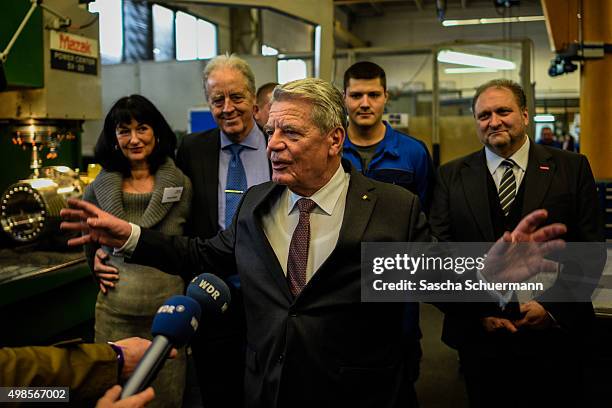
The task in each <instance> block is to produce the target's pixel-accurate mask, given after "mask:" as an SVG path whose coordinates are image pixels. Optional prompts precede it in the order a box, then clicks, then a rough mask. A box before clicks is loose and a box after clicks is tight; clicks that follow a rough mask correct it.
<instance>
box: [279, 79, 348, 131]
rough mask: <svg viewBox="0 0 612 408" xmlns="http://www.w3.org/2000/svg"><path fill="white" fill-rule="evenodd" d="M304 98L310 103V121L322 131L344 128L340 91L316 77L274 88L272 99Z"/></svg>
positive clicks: (345, 120)
mask: <svg viewBox="0 0 612 408" xmlns="http://www.w3.org/2000/svg"><path fill="white" fill-rule="evenodd" d="M292 99H298V100H304V101H307V102H310V103H311V104H312V117H311V119H312V121H313V123H314V124H315V125H316V126H317V127H318V128H319V130H321V132H323V133H327V132H329V131H331V130H332V129H335V128H337V127H342V128H344V129H346V127H347V117H346V108H345V106H344V100H343V98H342V93H341V92H340V91H339V90H338V89H337V88H336V87H334V86H333V85H332V84H330V83H329V82H326V81H323V80H322V79H318V78H306V79H299V80H297V81H291V82H287V83H286V84H284V85H279V86H277V87H276V88H274V92H273V94H272V101H285V100H292Z"/></svg>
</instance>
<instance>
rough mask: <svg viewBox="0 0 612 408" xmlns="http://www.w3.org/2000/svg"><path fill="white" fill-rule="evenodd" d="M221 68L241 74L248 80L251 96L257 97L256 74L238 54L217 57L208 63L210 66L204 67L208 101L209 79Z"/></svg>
mask: <svg viewBox="0 0 612 408" xmlns="http://www.w3.org/2000/svg"><path fill="white" fill-rule="evenodd" d="M219 68H232V69H235V70H236V71H238V72H240V73H241V74H242V76H243V77H244V79H245V80H246V85H247V89H248V91H249V92H250V93H251V95H253V96H255V74H253V70H252V69H251V67H250V66H249V64H248V62H246V61H245V60H243V59H242V58H240V57H238V56H236V54H229V53H228V54H225V55H218V56H216V57H215V58H213V59H211V60H210V61H208V64H206V67H204V72H202V83H203V85H204V95H205V96H206V99H208V87H207V86H206V84H207V83H208V77H209V76H210V74H211V72H213V71H214V70H216V69H219Z"/></svg>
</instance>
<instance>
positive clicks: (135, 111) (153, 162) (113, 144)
mask: <svg viewBox="0 0 612 408" xmlns="http://www.w3.org/2000/svg"><path fill="white" fill-rule="evenodd" d="M132 119H135V120H136V121H138V122H139V123H144V124H147V125H149V126H151V128H152V129H153V135H154V136H155V147H154V148H153V152H151V155H149V157H148V158H147V162H148V163H149V168H150V171H151V173H155V172H156V171H157V169H158V168H159V166H161V165H162V164H163V163H164V162H165V161H166V158H168V157H170V158H172V159H174V149H176V135H175V134H174V132H173V131H172V129H171V128H170V125H169V124H168V122H167V121H166V119H164V117H163V115H162V114H161V112H160V111H159V110H158V109H157V108H156V107H155V105H153V103H151V101H149V100H148V99H147V98H145V97H144V96H142V95H130V96H124V97H123V98H121V99H119V100H118V101H117V102H115V104H114V105H113V107H112V108H110V110H109V111H108V114H107V115H106V118H104V127H103V128H102V132H100V137H99V138H98V141H97V143H96V147H95V148H94V157H95V160H96V161H97V162H98V163H100V164H101V165H102V167H103V168H105V169H106V170H109V171H119V172H121V173H123V174H124V175H125V176H129V174H130V162H129V160H128V159H127V158H126V157H125V156H124V155H123V153H122V152H121V149H119V145H118V143H117V135H116V133H115V132H116V129H117V126H118V125H120V124H129V123H131V122H132Z"/></svg>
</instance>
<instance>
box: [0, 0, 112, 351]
mask: <svg viewBox="0 0 612 408" xmlns="http://www.w3.org/2000/svg"><path fill="white" fill-rule="evenodd" d="M82 3H85V2H84V1H82V0H11V1H0V225H1V226H2V230H3V232H0V325H2V326H3V327H8V328H10V330H9V329H7V330H3V331H2V333H0V346H17V345H26V344H50V343H52V342H54V341H58V340H62V339H68V338H74V337H83V338H86V339H91V337H90V333H91V332H92V327H93V325H92V319H93V311H94V305H95V296H96V293H97V287H96V284H95V283H94V280H93V279H92V278H91V272H90V271H89V268H88V266H87V263H86V262H85V257H84V254H83V252H82V250H80V249H79V248H76V249H74V248H67V247H66V246H61V245H57V244H59V243H60V242H61V241H65V240H66V236H65V235H62V233H61V232H60V230H59V221H60V219H59V211H60V209H61V208H63V207H65V205H66V199H67V198H69V197H80V196H81V195H82V194H83V188H84V186H83V183H82V182H81V181H80V180H79V175H78V169H79V168H83V166H82V163H81V143H80V139H81V133H82V125H83V121H85V120H89V119H99V118H100V117H101V116H102V95H101V93H102V91H101V78H100V55H99V48H98V38H99V35H98V16H97V14H92V13H90V12H88V11H87V7H86V4H82ZM54 241H55V242H54ZM48 243H52V245H48ZM60 316H61V319H58V317H60ZM33 321H35V322H36V324H32V322H33Z"/></svg>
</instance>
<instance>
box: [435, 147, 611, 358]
mask: <svg viewBox="0 0 612 408" xmlns="http://www.w3.org/2000/svg"><path fill="white" fill-rule="evenodd" d="M488 172H489V170H488V168H487V163H486V157H485V152H484V148H483V149H482V150H480V151H477V152H475V153H472V154H470V155H468V156H465V157H462V158H459V159H456V160H454V161H452V162H450V163H447V164H445V165H443V166H441V167H440V169H439V172H438V178H437V183H436V187H435V189H434V197H433V202H432V206H431V211H430V215H429V221H430V224H431V229H432V233H433V235H434V236H436V237H438V238H439V239H440V240H442V241H454V242H494V241H495V240H497V239H498V238H499V237H496V236H495V234H494V228H493V224H492V220H491V216H490V203H489V197H488V192H487V174H488ZM522 183H524V196H523V203H522V216H525V215H526V214H528V213H530V212H532V211H534V210H536V209H539V208H544V209H546V210H548V214H549V215H548V219H547V221H546V223H547V224H548V223H555V222H560V223H564V224H566V225H567V227H568V232H567V235H566V236H565V237H564V239H565V240H566V241H568V242H571V241H574V242H602V241H603V240H604V235H603V220H602V217H601V215H602V214H601V210H600V209H599V207H598V200H597V193H596V188H595V182H594V179H593V174H592V172H591V168H590V166H589V163H588V161H587V159H586V157H584V156H583V155H579V154H575V153H570V152H567V151H564V150H560V149H555V148H549V147H544V146H540V145H537V144H535V143H531V145H530V147H529V161H528V164H527V170H526V172H525V175H524V178H523V181H522ZM602 249H603V247H602ZM596 255H597V254H596ZM599 255H601V253H599ZM603 260H604V263H605V258H604V259H603ZM591 268H592V270H591V271H590V273H591V274H594V275H597V274H600V273H601V271H602V269H603V263H602V259H601V258H598V259H593V264H592V265H591ZM591 268H590V269H591ZM598 268H599V270H598V272H597V271H596V270H597V269H598ZM555 286H557V285H555ZM540 303H542V304H543V305H544V307H545V308H546V309H547V310H548V311H549V312H550V313H551V315H553V316H554V317H555V319H557V322H558V323H559V325H560V326H561V327H562V328H563V329H565V330H567V331H570V332H572V331H573V332H574V333H579V332H580V328H581V327H582V325H583V324H585V323H586V322H587V321H589V320H590V319H592V317H593V307H592V305H591V304H590V303H588V304H585V303H555V302H546V301H545V300H542V301H540ZM480 306H483V305H480ZM486 307H487V308H489V310H488V311H489V312H490V313H492V314H495V310H491V307H493V308H494V309H496V308H497V306H492V305H487V306H486ZM441 308H442V309H443V310H444V311H445V313H446V315H445V322H444V330H443V335H442V337H443V340H444V341H445V342H446V343H447V344H449V345H451V346H453V347H460V346H461V345H462V344H464V343H465V342H467V341H473V340H474V339H475V337H477V336H478V335H479V334H480V335H481V334H483V331H482V326H481V324H480V321H479V313H476V310H475V309H476V308H477V306H476V305H471V306H470V305H468V304H461V305H452V306H451V305H441ZM479 311H480V316H482V314H483V313H484V314H485V315H486V314H487V312H486V311H485V312H483V309H482V307H480V308H479Z"/></svg>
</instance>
